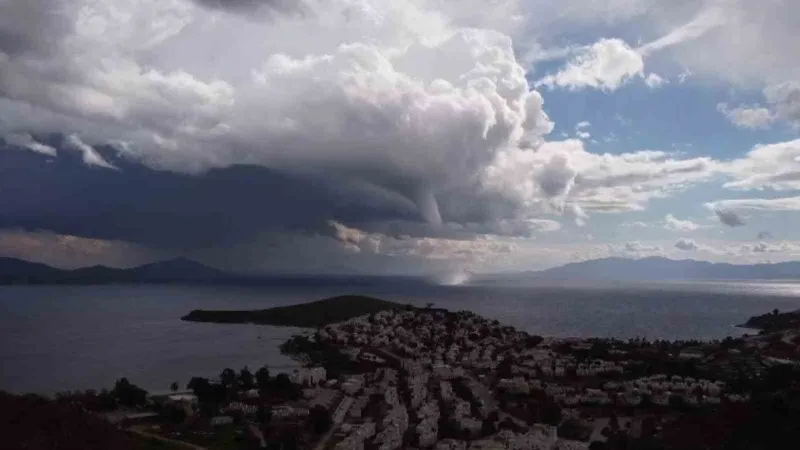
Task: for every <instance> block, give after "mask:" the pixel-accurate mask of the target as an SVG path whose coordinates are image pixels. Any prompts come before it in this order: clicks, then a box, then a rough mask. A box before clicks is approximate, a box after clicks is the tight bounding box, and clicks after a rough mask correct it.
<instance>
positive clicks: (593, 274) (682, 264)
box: [504, 257, 800, 281]
mask: <svg viewBox="0 0 800 450" xmlns="http://www.w3.org/2000/svg"><path fill="white" fill-rule="evenodd" d="M504 278H505V277H504ZM508 278H509V279H514V280H519V279H530V280H555V281H558V280H619V281H643V280H644V281H656V280H791V279H800V261H789V262H782V263H774V264H730V263H712V262H708V261H696V260H693V259H682V260H675V259H668V258H662V257H648V258H641V259H629V258H602V259H593V260H589V261H581V262H575V263H569V264H566V265H563V266H559V267H554V268H551V269H546V270H542V271H538V272H524V273H519V274H514V275H510V276H508Z"/></svg>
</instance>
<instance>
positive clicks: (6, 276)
mask: <svg viewBox="0 0 800 450" xmlns="http://www.w3.org/2000/svg"><path fill="white" fill-rule="evenodd" d="M792 279H796V280H800V261H792V262H784V263H776V264H752V265H738V264H727V263H710V262H706V261H695V260H691V259H685V260H674V259H667V258H660V257H651V258H642V259H628V258H603V259H594V260H590V261H583V262H577V263H570V264H566V265H564V266H560V267H554V268H552V269H547V270H542V271H530V272H518V273H509V274H497V275H475V276H474V277H472V279H471V280H470V281H472V282H474V283H482V282H491V283H503V282H520V281H533V282H537V281H603V280H605V281H657V280H664V281H666V280H792ZM420 281H423V280H422V279H420V278H412V277H379V276H374V277H370V276H355V275H354V276H330V275H327V276H318V275H239V274H232V273H228V272H224V271H222V270H219V269H215V268H212V267H209V266H206V265H203V264H201V263H198V262H195V261H191V260H188V259H182V258H178V259H172V260H168V261H160V262H155V263H152V264H145V265H143V266H139V267H134V268H131V269H114V268H111V267H105V266H94V267H85V268H81V269H76V270H63V269H57V268H54V267H50V266H47V265H44V264H39V263H32V262H28V261H23V260H20V259H14V258H0V285H2V284H6V285H8V284H111V283H208V284H271V285H274V284H280V285H304V286H308V285H324V286H329V285H342V286H349V285H353V284H359V285H383V286H385V285H386V284H398V286H399V285H406V284H409V283H414V284H417V283H419V282H420Z"/></svg>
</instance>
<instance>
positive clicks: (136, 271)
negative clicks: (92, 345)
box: [0, 258, 420, 287]
mask: <svg viewBox="0 0 800 450" xmlns="http://www.w3.org/2000/svg"><path fill="white" fill-rule="evenodd" d="M419 282H420V279H419V278H411V277H380V276H359V275H314V274H308V275H303V274H269V275H242V274H235V273H230V272H225V271H222V270H219V269H215V268H213V267H209V266H206V265H204V264H201V263H199V262H196V261H192V260H189V259H184V258H177V259H171V260H167V261H159V262H155V263H151V264H145V265H143V266H138V267H133V268H130V269H115V268H112V267H105V266H93V267H84V268H80V269H75V270H64V269H57V268H55V267H51V266H48V265H45V264H40V263H33V262H28V261H23V260H20V259H15V258H0V285H10V284H76V285H80V284H86V285H89V284H115V283H118V284H119V283H126V284H138V283H142V284H147V283H183V284H236V285H249V284H253V285H270V286H353V285H358V286H385V285H392V286H395V285H396V286H398V287H402V286H405V285H410V284H419Z"/></svg>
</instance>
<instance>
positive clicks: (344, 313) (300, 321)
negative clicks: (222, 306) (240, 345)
mask: <svg viewBox="0 0 800 450" xmlns="http://www.w3.org/2000/svg"><path fill="white" fill-rule="evenodd" d="M405 307H406V305H402V304H400V303H395V302H390V301H386V300H380V299H377V298H373V297H367V296H363V295H341V296H338V297H331V298H326V299H322V300H317V301H315V302H311V303H303V304H300V305H290V306H278V307H275V308H268V309H257V310H239V311H230V310H202V309H196V310H194V311H192V312H190V313H189V314H187V315H185V316H183V317H181V320H186V321H189V322H212V323H252V324H258V325H274V326H284V327H300V328H319V327H323V326H325V325H329V324H332V323H336V322H343V321H345V320H348V319H351V318H353V317H358V316H363V315H366V314H374V313H376V312H380V311H385V310H389V309H397V308H405Z"/></svg>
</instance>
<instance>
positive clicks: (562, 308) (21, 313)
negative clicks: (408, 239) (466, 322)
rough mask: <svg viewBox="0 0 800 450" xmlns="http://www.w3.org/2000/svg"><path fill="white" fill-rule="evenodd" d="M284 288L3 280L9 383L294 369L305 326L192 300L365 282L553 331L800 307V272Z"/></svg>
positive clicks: (721, 320) (97, 384)
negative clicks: (785, 279) (238, 319)
mask: <svg viewBox="0 0 800 450" xmlns="http://www.w3.org/2000/svg"><path fill="white" fill-rule="evenodd" d="M388 290H389V289H388V288H376V287H370V288H365V287H346V286H337V287H335V288H323V287H314V288H292V289H288V288H281V289H270V288H265V287H230V286H225V287H223V286H220V287H209V286H124V285H123V286H60V287H54V286H0V361H2V368H1V369H0V389H3V390H8V391H12V392H41V393H52V392H56V391H62V390H71V389H87V388H102V387H111V385H112V384H113V382H114V380H116V379H117V378H119V377H122V376H127V377H128V378H129V379H130V380H131V381H132V382H134V383H136V384H139V385H141V386H143V387H146V388H148V389H150V390H158V391H163V390H166V389H167V388H168V386H169V384H170V383H171V382H172V381H178V382H179V383H181V384H184V383H186V382H187V381H188V380H189V378H190V377H191V376H195V375H198V376H215V375H217V374H219V372H220V371H221V370H222V369H223V368H225V367H232V368H235V369H239V368H241V367H243V366H245V365H248V366H250V367H251V368H257V367H260V366H261V365H264V364H268V365H269V366H270V367H271V368H272V370H273V371H274V372H277V371H290V370H292V369H293V368H294V367H295V366H296V365H295V363H294V362H293V361H292V360H291V359H289V358H286V357H284V356H282V355H281V354H280V352H279V351H278V350H277V345H278V344H280V343H281V342H283V341H284V340H285V339H287V338H288V337H290V336H291V335H292V334H295V333H297V332H300V331H302V330H297V329H288V328H276V327H268V326H255V325H218V324H200V323H188V322H182V321H181V320H180V317H181V316H182V315H184V314H186V313H187V312H188V311H190V310H192V309H198V308H206V309H213V308H219V309H222V308H229V309H237V308H240V309H254V308H267V307H271V306H277V305H286V304H294V303H300V302H306V301H312V300H317V299H319V298H324V297H327V296H331V295H337V294H345V293H361V294H369V295H376V296H380V297H382V298H385V299H388V300H395V301H400V302H408V303H412V304H415V305H419V306H422V305H424V304H426V303H428V302H431V303H433V304H434V305H436V306H439V307H444V308H448V309H454V310H458V309H465V310H470V311H474V312H476V313H478V314H481V315H484V316H487V317H492V318H496V319H498V320H500V321H501V322H504V323H507V324H510V325H513V326H515V327H518V328H520V329H524V330H526V331H528V332H532V333H537V334H541V335H552V336H580V337H588V336H614V337H620V338H630V337H648V338H651V339H652V338H669V339H678V338H680V339H689V338H697V339H711V338H722V337H725V336H729V335H740V334H742V332H744V331H746V330H742V329H738V328H734V325H736V324H739V323H742V322H744V321H745V320H746V319H747V318H748V317H750V316H752V315H755V314H761V313H764V312H767V311H772V310H773V309H775V308H778V309H780V310H782V311H788V310H794V309H798V308H800V284H794V283H656V284H654V283H650V284H647V285H631V284H625V285H613V284H609V285H603V286H598V285H593V286H574V285H573V286H549V287H546V286H504V287H495V286H453V287H444V286H438V287H437V286H415V287H413V288H412V287H405V288H402V289H398V288H397V287H392V288H391V292H389V291H388Z"/></svg>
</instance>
